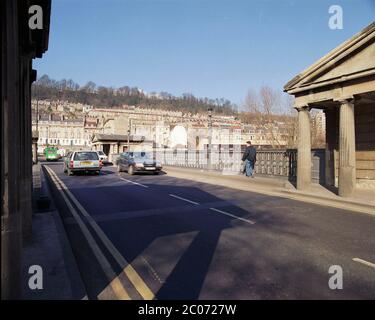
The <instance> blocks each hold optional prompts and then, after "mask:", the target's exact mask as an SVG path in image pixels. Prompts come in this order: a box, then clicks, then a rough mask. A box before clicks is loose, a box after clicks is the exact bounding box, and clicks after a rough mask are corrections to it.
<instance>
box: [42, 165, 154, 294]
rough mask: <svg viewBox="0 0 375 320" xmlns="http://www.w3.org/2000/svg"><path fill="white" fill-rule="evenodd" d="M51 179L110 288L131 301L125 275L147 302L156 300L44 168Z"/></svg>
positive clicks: (101, 233) (100, 231) (102, 234)
mask: <svg viewBox="0 0 375 320" xmlns="http://www.w3.org/2000/svg"><path fill="white" fill-rule="evenodd" d="M44 167H45V168H46V170H47V172H48V174H49V176H50V177H51V180H52V181H53V183H54V184H55V186H56V188H57V190H58V191H59V193H60V194H61V196H62V198H63V199H64V201H65V203H66V204H67V206H68V208H69V210H70V212H71V214H72V215H73V217H74V219H75V220H76V221H77V224H78V226H79V228H80V229H81V231H82V234H83V235H84V237H85V238H86V240H87V243H88V244H89V246H90V248H91V250H92V251H93V253H94V255H95V257H96V259H97V260H98V262H99V265H100V267H101V268H102V270H103V272H104V274H105V276H106V278H107V280H108V282H109V286H110V288H111V289H112V291H113V292H114V294H115V295H116V297H117V298H118V299H119V300H131V297H130V295H129V293H128V292H127V291H126V289H125V287H124V285H123V283H122V282H121V281H120V276H121V275H122V274H124V275H125V276H126V277H127V278H128V279H129V281H130V282H131V284H132V285H133V286H134V288H135V289H136V290H137V291H138V293H139V294H140V296H141V297H142V298H143V299H145V300H152V299H154V298H155V295H154V294H153V292H152V291H151V290H150V288H149V287H148V286H147V284H146V283H145V282H144V281H143V279H142V278H141V277H140V276H139V274H138V273H137V272H136V271H135V269H134V268H133V267H132V266H131V264H130V263H128V262H127V261H126V260H125V258H124V257H123V256H122V255H121V253H120V252H119V251H118V250H117V249H116V247H115V246H114V245H113V243H112V242H111V241H110V240H109V239H108V237H107V236H106V235H105V233H104V232H103V230H102V229H101V228H100V227H99V226H98V224H97V223H96V222H95V220H94V219H93V218H92V217H91V215H90V214H89V213H88V212H87V211H86V209H85V208H84V207H83V206H82V205H81V204H80V203H79V201H78V200H77V199H76V198H75V196H74V195H73V194H72V193H71V192H70V190H69V189H68V188H67V187H66V185H65V184H64V182H62V181H61V179H60V178H59V177H58V176H57V175H56V173H55V172H54V171H53V170H52V169H51V168H49V167H48V166H44ZM72 203H73V204H74V205H75V206H76V207H77V208H78V210H79V212H80V213H81V214H82V215H83V216H84V217H85V218H86V220H87V221H88V223H89V224H90V226H91V227H92V229H93V230H94V232H95V234H96V236H97V237H98V238H99V239H100V240H101V241H102V243H103V244H104V246H105V247H106V248H107V250H108V251H109V252H110V253H111V255H112V256H113V258H114V259H115V261H116V262H117V263H118V264H119V265H120V266H121V269H122V273H121V274H120V275H118V276H117V275H116V272H115V271H114V270H113V268H112V266H111V264H110V263H109V261H108V260H107V258H106V257H105V255H104V253H103V252H102V250H101V249H100V248H99V246H98V244H97V243H96V241H95V239H94V238H93V236H92V234H91V232H90V231H89V229H88V228H87V226H86V224H85V223H84V221H83V220H82V218H81V216H80V214H79V213H78V212H77V210H76V209H75V208H74V206H73V205H72Z"/></svg>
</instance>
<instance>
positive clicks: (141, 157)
mask: <svg viewBox="0 0 375 320" xmlns="http://www.w3.org/2000/svg"><path fill="white" fill-rule="evenodd" d="M129 156H130V157H131V158H133V159H137V160H146V159H153V156H152V154H151V153H150V152H130V153H129Z"/></svg>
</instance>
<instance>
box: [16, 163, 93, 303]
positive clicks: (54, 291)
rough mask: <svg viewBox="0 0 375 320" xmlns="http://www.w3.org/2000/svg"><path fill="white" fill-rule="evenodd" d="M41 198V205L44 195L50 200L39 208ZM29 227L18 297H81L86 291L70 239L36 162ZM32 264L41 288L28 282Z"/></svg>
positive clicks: (62, 298) (82, 297) (42, 298)
mask: <svg viewBox="0 0 375 320" xmlns="http://www.w3.org/2000/svg"><path fill="white" fill-rule="evenodd" d="M41 198H43V199H44V200H43V205H45V199H49V200H50V203H49V206H48V207H46V208H41V206H40V203H39V202H40V199H41ZM51 200H52V201H51ZM32 229H33V232H32V236H31V237H30V238H27V239H24V243H23V252H22V278H23V281H22V283H23V287H22V299H26V300H45V299H53V300H67V299H85V297H86V291H85V288H84V285H83V282H82V280H81V276H80V274H79V270H78V267H77V265H76V262H75V258H74V256H73V254H72V251H71V248H70V242H69V240H68V238H67V237H66V232H65V230H64V226H63V224H62V221H61V218H60V215H59V212H58V211H57V209H56V206H55V204H54V202H53V199H52V196H51V194H50V190H49V187H48V185H47V182H46V180H45V176H44V174H43V171H41V166H40V164H36V165H33V221H32ZM33 266H40V267H41V268H42V273H43V277H42V288H41V289H31V288H30V286H29V280H30V278H31V277H32V276H33V274H34V272H32V273H29V270H30V267H33ZM30 272H31V270H30Z"/></svg>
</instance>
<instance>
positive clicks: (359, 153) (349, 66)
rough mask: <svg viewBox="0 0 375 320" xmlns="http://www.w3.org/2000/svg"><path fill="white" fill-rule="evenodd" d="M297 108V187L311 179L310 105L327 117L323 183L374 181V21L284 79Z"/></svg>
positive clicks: (343, 185) (345, 191)
mask: <svg viewBox="0 0 375 320" xmlns="http://www.w3.org/2000/svg"><path fill="white" fill-rule="evenodd" d="M284 89H285V91H286V92H288V93H289V94H292V95H294V96H295V108H296V109H297V110H298V120H299V133H298V162H297V188H299V189H308V188H309V185H310V183H311V151H310V149H311V137H310V131H311V129H310V120H309V118H310V117H309V116H310V110H311V109H312V108H317V109H321V110H323V111H324V112H325V117H326V184H327V185H330V186H336V187H338V193H339V195H341V196H351V195H352V193H353V191H354V190H355V188H356V187H370V188H371V187H372V186H374V185H375V22H374V23H372V24H371V25H369V26H368V27H367V28H365V29H364V30H362V31H361V32H359V33H358V34H356V35H355V36H353V37H352V38H351V39H349V40H347V41H346V42H344V43H343V44H342V45H340V46H338V47H337V48H336V49H334V50H333V51H331V52H330V53H328V54H327V55H326V56H324V57H323V58H321V59H320V60H319V61H317V62H316V63H315V64H313V65H312V66H310V67H309V68H308V69H306V70H305V71H303V72H302V73H300V74H299V75H297V76H296V77H294V78H293V79H292V80H291V81H290V82H288V83H287V84H286V85H285V87H284Z"/></svg>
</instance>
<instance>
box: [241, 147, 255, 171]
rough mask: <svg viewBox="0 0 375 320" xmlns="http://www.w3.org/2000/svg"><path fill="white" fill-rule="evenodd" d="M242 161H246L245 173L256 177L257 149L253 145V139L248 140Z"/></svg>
mask: <svg viewBox="0 0 375 320" xmlns="http://www.w3.org/2000/svg"><path fill="white" fill-rule="evenodd" d="M242 161H245V168H244V170H245V174H246V176H247V177H252V178H254V166H255V162H256V161H257V151H256V150H255V148H254V147H253V146H252V145H251V141H247V142H246V149H245V152H244V154H243V156H242Z"/></svg>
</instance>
